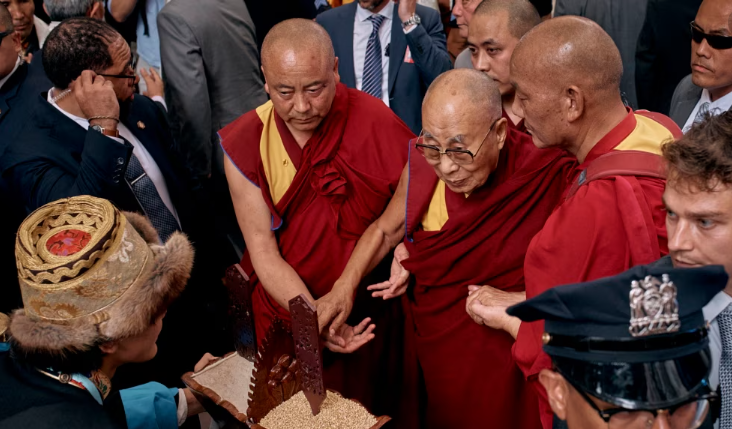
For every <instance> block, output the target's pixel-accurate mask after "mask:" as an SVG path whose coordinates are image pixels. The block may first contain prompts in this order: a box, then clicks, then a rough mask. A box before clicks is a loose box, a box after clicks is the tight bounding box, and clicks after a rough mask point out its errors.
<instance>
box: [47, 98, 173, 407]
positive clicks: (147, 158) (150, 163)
mask: <svg viewBox="0 0 732 429" xmlns="http://www.w3.org/2000/svg"><path fill="white" fill-rule="evenodd" d="M48 102H49V103H51V105H52V106H53V107H55V108H56V109H58V111H59V112H61V113H63V114H64V115H66V117H68V118H69V119H71V120H73V121H74V122H76V123H77V124H79V126H81V127H82V128H84V129H85V130H88V129H89V121H87V120H86V119H84V118H82V117H79V116H76V115H72V114H71V113H69V112H67V111H65V110H63V109H62V108H60V107H59V106H58V104H56V103H55V102H54V101H53V89H51V90H49V91H48ZM117 131H119V135H120V137H121V138H115V137H110V138H111V139H113V140H116V141H118V142H119V143H124V140H122V139H125V140H127V141H128V142H130V144H132V147H133V148H132V153H133V154H134V155H135V156H136V157H137V159H138V160H139V161H140V165H142V169H143V170H145V173H147V176H148V177H149V178H150V180H152V182H153V185H155V189H157V191H158V194H159V195H160V199H162V200H163V203H164V204H165V206H166V207H167V208H168V210H170V213H172V214H173V216H174V217H175V220H176V221H177V222H178V226H179V227H180V219H178V212H177V211H176V210H175V206H174V205H173V200H171V199H170V193H168V186H167V185H166V184H165V178H164V177H163V173H162V172H161V171H160V167H158V164H157V163H155V159H153V157H152V155H150V152H148V151H147V149H145V146H144V145H143V144H142V143H141V142H140V140H138V139H137V137H135V135H134V134H132V131H130V130H129V128H127V127H126V126H125V124H123V123H122V122H120V123H118V124H117ZM184 400H185V399H184Z"/></svg>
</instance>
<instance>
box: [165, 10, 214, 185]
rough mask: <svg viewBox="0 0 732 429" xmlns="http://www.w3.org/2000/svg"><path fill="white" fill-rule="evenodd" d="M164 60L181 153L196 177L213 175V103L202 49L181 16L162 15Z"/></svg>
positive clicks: (172, 125) (168, 100)
mask: <svg viewBox="0 0 732 429" xmlns="http://www.w3.org/2000/svg"><path fill="white" fill-rule="evenodd" d="M157 21H158V33H159V34H160V59H161V62H162V66H163V80H164V82H165V99H166V103H167V105H168V118H169V120H170V130H171V133H172V134H173V139H174V140H175V142H176V145H177V150H178V152H179V153H180V155H181V158H182V159H183V160H184V161H185V163H186V167H187V168H188V170H189V171H190V172H191V175H192V176H194V177H198V178H202V177H207V176H209V175H210V174H211V161H212V158H213V146H212V144H211V127H212V122H211V104H210V100H209V93H208V84H207V81H206V71H205V69H204V65H203V56H202V53H201V48H200V46H199V45H198V42H197V41H196V38H195V36H194V35H193V33H192V32H191V29H190V27H189V26H188V24H187V23H186V22H184V21H183V20H182V19H181V18H180V17H178V16H175V15H173V14H172V13H166V11H165V10H163V11H162V12H161V13H159V14H158V18H157Z"/></svg>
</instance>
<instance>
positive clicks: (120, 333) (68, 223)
mask: <svg viewBox="0 0 732 429" xmlns="http://www.w3.org/2000/svg"><path fill="white" fill-rule="evenodd" d="M158 243H159V241H158V235H157V232H156V231H155V228H154V227H153V226H152V224H151V223H150V221H149V220H147V218H145V217H143V216H140V215H138V214H134V213H122V212H120V211H119V210H117V209H116V208H115V207H114V206H113V205H112V204H111V203H110V202H109V201H107V200H104V199H100V198H95V197H91V196H79V197H72V198H68V199H61V200H58V201H55V202H53V203H49V204H46V205H45V206H43V207H41V208H39V209H38V210H36V211H34V212H33V213H31V214H30V215H29V216H28V217H27V218H26V219H25V221H23V223H22V224H21V226H20V229H19V230H18V235H17V238H16V244H15V255H16V263H17V267H18V279H19V283H20V289H21V293H22V296H23V308H22V309H19V310H16V311H15V312H14V313H13V315H12V318H11V322H10V333H11V335H12V337H13V340H14V341H15V342H16V343H17V345H18V346H20V348H21V349H24V350H28V351H41V350H42V351H46V352H51V353H54V352H58V353H63V352H64V351H67V350H77V351H83V350H87V349H88V348H89V347H91V346H92V345H94V344H95V343H96V342H98V341H99V340H108V339H109V340H112V339H121V338H125V337H129V336H133V335H136V334H139V333H141V332H142V331H144V330H145V329H146V328H147V327H148V326H150V324H151V323H152V320H153V319H154V317H155V316H156V315H158V314H159V313H160V312H161V311H162V310H163V309H164V308H166V307H167V306H168V305H169V304H170V302H171V301H172V300H173V299H175V298H176V297H177V296H178V295H179V294H180V293H181V292H182V291H183V289H184V288H185V285H186V282H187V281H188V278H189V277H190V272H191V268H192V266H193V247H192V246H191V244H190V243H189V241H188V239H187V238H186V236H185V235H183V234H181V233H175V234H173V235H171V236H170V238H169V239H168V241H167V242H165V244H163V245H159V244H158Z"/></svg>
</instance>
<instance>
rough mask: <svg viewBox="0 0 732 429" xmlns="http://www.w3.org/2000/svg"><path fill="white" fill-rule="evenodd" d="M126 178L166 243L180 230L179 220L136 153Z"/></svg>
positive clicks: (131, 159) (133, 155)
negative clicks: (161, 195)
mask: <svg viewBox="0 0 732 429" xmlns="http://www.w3.org/2000/svg"><path fill="white" fill-rule="evenodd" d="M125 179H126V180H127V183H128V184H129V185H130V188H131V189H132V193H133V194H135V197H136V198H137V202H138V203H140V206H142V210H144V211H145V215H147V218H148V219H150V222H152V224H153V226H154V227H155V229H156V230H157V231H158V236H159V237H160V241H162V242H163V243H165V241H166V240H167V239H168V237H170V234H172V233H174V232H175V231H178V230H179V228H178V221H177V220H175V216H173V213H171V212H170V210H168V207H167V206H166V205H165V203H164V202H163V199H162V198H160V194H159V193H158V190H157V188H155V184H154V183H153V181H152V179H150V176H148V175H147V173H146V172H145V170H144V169H143V168H142V164H140V160H139V159H137V157H136V156H135V154H132V156H130V162H129V163H128V164H127V172H126V173H125Z"/></svg>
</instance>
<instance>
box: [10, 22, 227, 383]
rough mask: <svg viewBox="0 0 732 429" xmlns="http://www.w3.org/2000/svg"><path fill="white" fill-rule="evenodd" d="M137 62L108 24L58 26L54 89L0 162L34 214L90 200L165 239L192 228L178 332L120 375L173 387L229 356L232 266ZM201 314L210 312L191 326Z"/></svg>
mask: <svg viewBox="0 0 732 429" xmlns="http://www.w3.org/2000/svg"><path fill="white" fill-rule="evenodd" d="M130 59H131V53H130V48H129V46H128V45H127V42H125V40H124V39H123V38H122V36H121V35H120V34H119V33H117V32H116V31H115V30H114V29H113V28H112V27H111V26H109V24H106V23H104V22H102V21H99V20H95V19H91V18H72V19H68V20H65V21H63V22H62V23H61V24H59V26H58V27H56V28H55V29H54V30H53V31H52V32H51V33H50V35H49V37H48V38H47V39H46V43H45V44H44V47H43V66H44V69H45V71H46V75H47V77H48V78H49V79H50V81H51V82H52V83H53V88H48V89H47V92H43V93H41V92H40V91H39V92H38V93H35V94H33V100H32V101H33V105H32V106H30V107H29V110H28V115H29V119H28V121H27V122H25V126H24V127H25V128H24V129H23V130H22V132H20V133H18V135H17V138H16V139H15V140H14V141H12V142H10V143H9V145H8V147H7V149H6V151H5V153H4V154H3V156H2V157H1V158H0V174H1V175H2V176H1V177H2V181H3V183H4V184H5V185H7V189H10V190H12V192H13V195H12V199H11V201H12V203H10V204H12V205H15V206H18V207H22V209H23V210H24V211H25V213H26V214H28V213H30V212H32V211H33V210H35V209H37V208H38V207H40V206H42V205H44V204H46V203H48V202H50V201H54V200H57V199H60V198H66V197H71V196H76V195H91V196H95V197H100V198H105V199H108V200H110V201H113V202H114V204H115V205H116V206H118V207H120V208H123V209H124V210H127V211H134V212H138V213H144V214H145V215H146V216H147V217H148V218H149V219H150V221H151V222H152V224H153V225H154V226H155V228H156V231H157V233H158V236H159V238H160V241H161V242H164V241H165V240H166V239H167V237H169V236H170V235H172V234H173V233H174V232H176V231H184V232H185V233H186V234H188V236H189V237H190V238H191V240H192V241H194V242H195V243H196V250H197V252H196V263H195V266H196V268H195V269H194V271H193V277H192V280H191V282H190V284H189V288H187V289H186V292H184V293H183V295H181V298H180V299H179V300H178V302H176V306H175V307H174V308H172V309H171V312H169V313H168V320H169V321H170V323H169V324H170V326H171V328H172V329H171V330H169V331H167V332H165V333H163V336H161V338H160V354H159V355H158V356H157V357H156V358H155V359H153V360H152V361H151V362H150V363H149V364H145V365H146V366H145V367H143V368H138V369H137V370H136V371H134V372H133V371H131V370H130V374H127V375H126V376H124V377H120V378H121V380H124V382H125V383H131V384H139V383H142V382H146V381H150V380H151V379H153V378H154V379H156V380H157V381H160V382H163V383H164V384H170V385H172V384H174V383H176V382H178V381H179V379H180V376H181V375H182V374H183V373H184V372H186V371H187V370H188V369H189V368H190V367H191V366H192V365H193V364H195V362H196V360H197V358H198V357H200V356H196V355H201V354H203V353H204V352H205V351H206V350H203V349H204V348H205V349H207V350H208V351H214V352H215V353H221V352H225V350H220V349H217V348H216V347H217V345H221V344H223V342H224V341H226V340H225V339H224V338H225V337H226V333H225V332H223V331H222V328H221V326H222V325H221V324H220V323H221V321H220V319H217V318H218V317H219V315H220V313H221V311H222V308H221V307H217V305H218V303H219V302H221V303H223V301H224V299H225V290H224V289H223V286H220V287H219V288H218V289H217V288H216V286H215V285H217V284H219V285H220V281H219V280H218V279H220V276H221V272H223V270H224V269H225V265H226V264H227V261H226V259H225V256H224V255H222V254H221V253H217V252H214V251H213V249H214V248H216V249H218V248H219V246H218V244H217V243H216V242H214V240H215V239H216V237H212V234H210V231H209V230H208V229H207V228H205V227H203V225H205V219H206V217H205V216H206V213H205V212H203V209H202V208H201V207H196V206H195V202H194V201H192V200H193V198H192V197H191V192H190V188H189V186H191V184H190V179H189V176H188V175H187V174H186V172H185V170H184V169H183V167H182V165H181V164H180V163H179V162H178V161H177V157H176V154H175V153H174V152H173V148H174V143H173V138H172V136H171V134H170V130H169V128H168V126H167V122H166V121H165V118H164V114H163V112H162V110H161V109H160V108H159V107H158V106H157V105H156V104H155V102H154V101H152V100H150V99H149V98H147V97H144V96H136V95H134V83H135V82H136V80H137V79H138V78H137V77H136V76H135V74H134V70H133V69H132V67H131V65H130ZM16 228H17V225H16ZM214 258H216V259H214ZM228 263H231V262H228ZM16 304H17V303H13V304H11V305H16ZM222 306H223V304H222ZM198 311H203V312H204V313H203V314H202V315H201V316H200V317H197V318H196V319H195V320H191V317H190V314H192V313H193V312H198ZM186 338H188V339H190V338H196V339H197V340H196V341H194V342H190V341H187V339H186Z"/></svg>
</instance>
